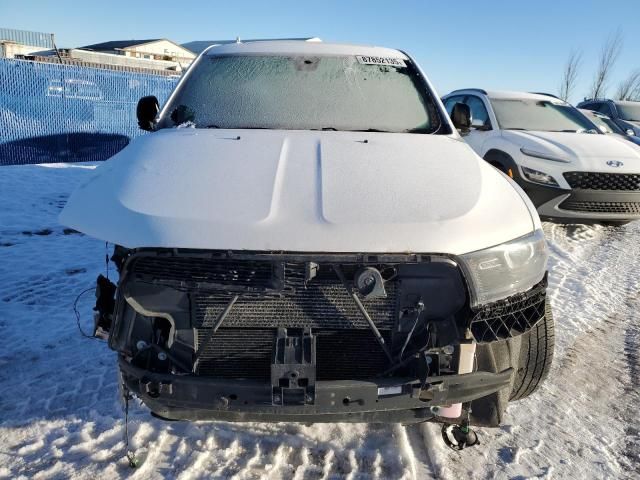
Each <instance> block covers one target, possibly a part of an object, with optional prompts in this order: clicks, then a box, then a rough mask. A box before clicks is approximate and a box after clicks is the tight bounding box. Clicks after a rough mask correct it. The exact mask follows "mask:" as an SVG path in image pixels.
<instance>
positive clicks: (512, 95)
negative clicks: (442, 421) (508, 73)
mask: <svg viewBox="0 0 640 480" xmlns="http://www.w3.org/2000/svg"><path fill="white" fill-rule="evenodd" d="M479 93H480V94H482V95H486V96H487V97H489V98H491V99H504V100H518V99H526V100H547V101H552V102H557V103H565V102H564V101H563V100H561V99H559V98H557V97H555V96H554V95H551V94H545V93H532V92H514V91H509V90H483V89H481V88H464V89H461V90H454V91H453V92H451V93H449V94H447V95H446V96H447V97H449V96H451V95H454V94H455V95H464V94H476V95H477V94H479Z"/></svg>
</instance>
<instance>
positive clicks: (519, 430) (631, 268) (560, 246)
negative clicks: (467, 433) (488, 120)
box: [0, 164, 640, 480]
mask: <svg viewBox="0 0 640 480" xmlns="http://www.w3.org/2000/svg"><path fill="white" fill-rule="evenodd" d="M53 167H56V168H53ZM93 168H94V167H93V166H92V165H77V164H76V165H55V166H54V165H34V166H21V167H2V168H0V202H1V206H2V208H0V328H1V331H2V335H0V443H1V445H2V446H1V447H0V478H25V479H27V478H52V477H55V478H74V479H76V478H77V479H80V478H87V479H96V478H97V479H102V478H109V479H111V478H125V477H127V478H128V477H130V476H131V478H140V479H146V478H178V479H184V480H186V479H192V478H196V479H197V478H278V479H279V478H297V479H303V478H304V479H307V478H379V479H387V478H407V479H409V478H420V479H422V478H429V477H444V478H452V479H453V478H487V477H497V478H532V477H534V478H535V477H538V478H544V477H552V476H553V477H558V478H567V477H569V478H620V477H633V476H634V475H636V476H637V475H640V432H639V430H638V421H637V412H636V409H637V406H638V405H640V397H639V394H638V388H639V387H640V359H639V356H638V351H639V348H640V295H639V291H640V270H639V269H638V267H639V266H640V264H639V263H638V262H639V260H638V258H640V243H639V242H638V238H640V222H638V223H637V224H631V225H628V226H626V227H623V228H618V229H615V228H604V227H584V226H576V227H563V226H555V225H552V224H546V225H545V233H546V234H547V238H548V240H549V243H550V247H551V251H552V258H551V264H550V269H551V274H550V282H551V285H550V295H551V301H552V304H553V307H554V312H555V316H556V335H557V351H556V359H555V362H554V365H553V368H552V372H551V376H550V379H549V381H547V383H546V384H545V385H544V386H543V388H542V390H541V392H539V393H537V394H535V395H534V396H533V397H532V398H530V399H526V400H523V401H521V402H518V403H514V404H512V405H510V406H509V409H508V422H509V423H508V424H507V425H504V426H503V427H502V428H500V429H496V430H488V429H485V430H482V431H480V435H481V437H480V440H481V445H480V446H479V447H477V448H474V449H469V450H465V451H463V452H462V453H454V452H451V451H448V450H446V448H445V447H444V446H443V445H442V442H441V440H440V433H439V430H438V428H437V427H436V426H433V425H424V426H413V427H408V428H405V427H402V426H400V425H395V426H394V425H364V424H356V425H346V424H337V425H312V426H303V425H295V424H276V425H272V424H259V423H252V424H229V423H224V422H209V423H207V422H196V423H187V422H172V423H167V422H162V421H160V420H156V419H153V418H151V417H150V416H149V414H148V411H147V410H146V409H145V408H144V407H140V406H139V405H138V404H137V403H134V405H133V406H132V412H131V423H130V433H131V443H132V447H133V448H134V450H135V451H136V452H137V453H138V455H140V456H141V457H143V458H144V463H143V464H142V466H141V468H140V469H138V470H136V471H133V473H132V471H131V470H130V469H129V467H128V466H127V464H126V460H125V459H124V451H123V447H124V443H123V438H122V435H123V423H122V414H121V407H120V403H119V400H118V389H117V382H116V365H115V354H114V353H113V352H111V351H110V350H109V349H108V348H107V346H106V345H105V344H104V343H102V342H99V341H94V340H87V339H84V338H83V337H81V336H80V334H79V333H78V331H77V328H76V325H75V318H74V316H73V312H72V304H73V301H74V299H75V297H76V295H77V294H78V293H79V292H80V291H81V290H83V289H85V288H88V287H91V286H93V284H94V281H95V278H96V276H97V275H98V274H99V273H104V272H105V262H104V260H105V254H106V248H105V244H104V243H102V242H99V241H96V240H92V239H90V238H87V237H86V236H84V235H80V234H78V233H76V232H74V231H71V230H68V229H65V228H64V227H62V226H60V225H59V224H58V223H57V220H56V219H57V215H58V213H59V212H60V209H61V208H62V206H63V205H64V202H65V200H66V198H67V197H68V195H69V193H70V192H71V191H72V190H73V189H74V188H75V186H76V185H78V184H79V183H80V182H83V181H85V180H86V179H87V178H88V176H89V175H91V174H92V173H93ZM111 275H112V277H113V275H114V272H113V269H112V270H111ZM93 301H94V299H93V295H92V293H89V294H88V295H86V296H85V297H83V299H82V300H81V302H80V303H79V307H80V311H81V313H82V320H83V326H84V328H85V330H90V325H91V307H92V305H93Z"/></svg>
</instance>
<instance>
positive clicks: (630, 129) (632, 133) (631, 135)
mask: <svg viewBox="0 0 640 480" xmlns="http://www.w3.org/2000/svg"><path fill="white" fill-rule="evenodd" d="M635 134H636V132H635V131H634V130H633V129H632V128H627V135H629V136H630V137H633V136H634V135H635Z"/></svg>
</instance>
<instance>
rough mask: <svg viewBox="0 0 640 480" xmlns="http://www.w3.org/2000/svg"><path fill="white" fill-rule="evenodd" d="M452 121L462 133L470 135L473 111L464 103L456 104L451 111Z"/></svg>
mask: <svg viewBox="0 0 640 480" xmlns="http://www.w3.org/2000/svg"><path fill="white" fill-rule="evenodd" d="M451 121H452V122H453V126H454V127H456V128H457V129H458V130H460V133H468V132H469V128H470V127H471V109H470V108H469V105H466V104H464V103H456V104H455V105H454V106H453V110H451Z"/></svg>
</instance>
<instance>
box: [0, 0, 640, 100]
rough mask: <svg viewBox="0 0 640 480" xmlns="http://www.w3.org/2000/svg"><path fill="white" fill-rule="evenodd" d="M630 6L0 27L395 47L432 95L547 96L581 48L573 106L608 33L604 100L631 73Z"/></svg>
mask: <svg viewBox="0 0 640 480" xmlns="http://www.w3.org/2000/svg"><path fill="white" fill-rule="evenodd" d="M634 7H635V3H634V2H626V3H625V2H623V3H622V4H619V5H618V6H617V7H616V6H613V4H611V3H610V2H605V1H603V0H599V1H596V0H555V1H548V0H536V1H526V2H522V1H516V0H512V1H478V0H475V1H470V0H457V1H455V2H449V1H443V0H440V1H437V2H435V1H426V0H424V1H401V0H397V1H392V0H387V1H376V0H373V1H367V2H365V1H347V0H343V1H334V0H324V1H314V2H303V1H275V0H273V1H246V0H235V1H232V2H229V1H225V2H217V1H212V0H209V1H204V0H200V1H186V0H185V1H181V0H174V1H165V0H156V1H145V0H133V1H131V0H129V1H123V0H108V1H107V0H103V1H101V2H91V1H85V2H77V1H70V0H56V1H46V0H21V1H19V2H18V1H15V0H0V26H2V27H9V28H18V29H25V30H36V31H44V32H53V33H55V35H56V41H57V43H58V46H60V47H74V46H81V45H86V44H90V43H96V42H101V41H107V40H122V39H132V38H156V37H166V38H169V39H171V40H174V41H177V42H179V43H184V42H188V41H191V40H208V39H224V38H229V39H231V38H235V37H236V36H240V37H241V38H264V37H267V38H277V37H298V36H318V37H320V38H322V39H323V40H324V41H337V42H352V43H365V44H376V45H383V46H389V47H396V48H401V49H403V50H406V51H408V52H409V53H410V54H411V55H412V56H413V57H414V58H415V59H416V60H417V61H418V62H419V63H420V64H421V65H422V67H423V68H424V70H425V71H426V72H427V74H428V76H429V77H430V79H431V80H432V82H433V83H434V84H435V87H436V89H437V90H438V92H439V93H440V94H441V95H443V94H445V93H447V92H448V91H450V90H452V89H454V88H461V87H470V86H472V87H482V88H487V89H508V90H530V91H531V90H535V91H547V92H552V93H555V92H557V90H558V85H559V82H560V76H561V72H562V67H563V65H564V63H565V61H566V58H567V56H568V54H569V52H570V51H571V49H582V51H583V64H582V70H581V72H580V78H579V86H578V89H577V92H576V95H575V96H574V98H573V100H576V101H577V100H579V99H580V98H581V96H583V95H585V94H586V93H587V91H588V88H589V84H590V83H591V79H592V77H593V72H594V69H595V66H596V62H597V59H598V54H599V52H600V49H601V46H602V43H603V42H604V40H605V39H606V37H607V35H608V34H610V33H611V32H612V31H614V30H615V29H616V28H618V27H620V28H621V29H622V31H623V32H624V36H625V46H624V51H623V53H622V55H621V57H620V60H619V62H618V64H617V67H616V70H615V72H614V73H615V75H614V78H613V81H612V82H611V86H610V88H609V93H610V94H611V95H613V93H614V90H615V87H616V85H617V83H618V82H619V81H620V80H621V79H622V78H623V77H625V76H626V75H628V74H629V73H630V72H631V71H632V70H634V69H637V68H640V55H638V48H639V47H640V28H638V16H637V14H636V12H635V10H636V9H635V8H634ZM625 10H628V11H625Z"/></svg>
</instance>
